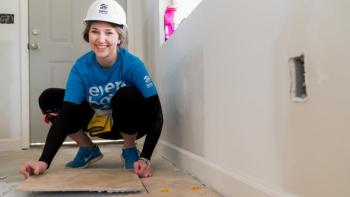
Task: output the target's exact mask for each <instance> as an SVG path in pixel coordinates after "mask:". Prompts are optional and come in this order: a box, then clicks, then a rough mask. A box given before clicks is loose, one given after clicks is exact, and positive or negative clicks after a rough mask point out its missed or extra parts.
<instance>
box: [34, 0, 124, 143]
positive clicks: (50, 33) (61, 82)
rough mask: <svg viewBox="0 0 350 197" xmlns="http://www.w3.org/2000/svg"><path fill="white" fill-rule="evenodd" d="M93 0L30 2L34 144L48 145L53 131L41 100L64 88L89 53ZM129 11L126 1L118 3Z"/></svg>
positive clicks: (36, 0)
mask: <svg viewBox="0 0 350 197" xmlns="http://www.w3.org/2000/svg"><path fill="white" fill-rule="evenodd" d="M92 2H93V0H29V49H30V52H29V55H30V61H29V62H30V66H29V67H30V68H29V81H30V84H29V86H30V142H31V143H38V142H39V143H40V142H45V138H46V135H47V132H48V129H49V125H46V124H45V123H44V121H43V115H42V113H41V111H40V109H39V105H38V98H39V95H40V94H41V92H42V91H43V90H45V89H46V88H49V87H58V88H64V87H65V85H66V79H67V75H68V73H69V70H70V68H71V66H72V64H73V62H74V61H75V60H76V59H77V58H78V57H79V56H81V55H82V54H84V53H85V52H86V51H88V50H89V46H88V44H87V43H86V42H85V41H84V40H83V38H82V32H83V30H84V24H83V18H84V17H85V14H86V11H87V9H88V7H89V5H90V4H91V3H92ZM118 2H119V3H120V4H121V6H123V7H124V9H125V11H126V0H118Z"/></svg>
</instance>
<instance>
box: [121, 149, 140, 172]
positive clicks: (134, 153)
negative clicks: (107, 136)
mask: <svg viewBox="0 0 350 197" xmlns="http://www.w3.org/2000/svg"><path fill="white" fill-rule="evenodd" d="M138 159H139V152H138V150H137V148H136V147H131V148H123V149H122V160H123V163H124V168H125V169H126V170H133V169H134V162H135V161H137V160H138Z"/></svg>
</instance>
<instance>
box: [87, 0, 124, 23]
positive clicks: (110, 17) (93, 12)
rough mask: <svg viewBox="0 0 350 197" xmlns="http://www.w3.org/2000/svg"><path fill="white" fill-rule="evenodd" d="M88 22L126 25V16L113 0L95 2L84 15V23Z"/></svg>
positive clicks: (97, 0)
mask: <svg viewBox="0 0 350 197" xmlns="http://www.w3.org/2000/svg"><path fill="white" fill-rule="evenodd" d="M88 21H105V22H110V23H114V24H118V25H126V14H125V11H124V9H123V8H122V6H120V5H119V4H118V3H117V2H116V1H115V0H96V1H95V2H93V3H92V4H91V5H90V7H89V9H88V11H87V13H86V17H85V19H84V22H88Z"/></svg>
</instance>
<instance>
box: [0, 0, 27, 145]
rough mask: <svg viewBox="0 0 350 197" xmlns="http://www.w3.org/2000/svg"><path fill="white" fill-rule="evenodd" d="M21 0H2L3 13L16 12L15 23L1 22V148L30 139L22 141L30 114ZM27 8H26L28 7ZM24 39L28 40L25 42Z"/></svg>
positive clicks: (0, 6)
mask: <svg viewBox="0 0 350 197" xmlns="http://www.w3.org/2000/svg"><path fill="white" fill-rule="evenodd" d="M23 4H25V3H24V2H21V3H20V1H19V0H15V1H14V0H2V1H1V2H0V13H8V14H14V15H15V16H14V18H15V21H14V24H0V32H1V33H0V60H1V61H0V62H1V63H0V64H1V66H0V76H1V77H0V89H1V90H2V94H1V95H0V110H1V113H0V149H1V150H10V149H19V148H21V147H22V146H23V145H24V146H25V145H26V142H23V141H22V131H23V128H25V127H26V128H28V125H25V124H26V123H27V122H28V121H27V120H26V119H25V117H27V116H26V114H23V113H22V112H23V111H22V96H25V95H23V92H22V89H21V86H22V85H23V84H22V83H23V82H25V78H22V75H21V67H22V66H23V65H24V64H25V62H23V59H22V56H25V55H26V54H23V51H24V50H23V48H24V47H23V46H25V45H26V43H27V42H26V40H25V37H23V36H22V35H21V34H20V32H22V31H26V29H23V16H22V14H26V13H25V12H24V13H23V12H20V10H23V9H22V7H21V6H22V5H23ZM24 10H25V9H24ZM23 42H24V43H23ZM24 113H25V112H24Z"/></svg>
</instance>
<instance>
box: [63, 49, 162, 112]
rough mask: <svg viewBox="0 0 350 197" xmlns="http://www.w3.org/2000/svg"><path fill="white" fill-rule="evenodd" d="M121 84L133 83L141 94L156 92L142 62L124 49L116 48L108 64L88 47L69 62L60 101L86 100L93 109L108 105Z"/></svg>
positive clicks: (108, 107)
mask: <svg viewBox="0 0 350 197" xmlns="http://www.w3.org/2000/svg"><path fill="white" fill-rule="evenodd" d="M124 86H132V87H136V88H137V89H138V90H139V91H140V93H141V94H142V95H143V97H144V98H147V97H150V96H153V95H156V94H157V90H156V87H155V85H154V83H153V81H152V79H151V77H150V75H149V73H148V71H147V69H146V67H145V65H144V63H143V62H142V61H141V60H140V59H139V58H138V57H136V56H135V55H133V54H131V53H130V52H129V51H127V50H126V49H124V48H120V49H119V52H118V59H117V61H116V62H115V63H114V64H113V65H112V66H111V67H108V68H104V67H102V66H101V65H100V64H99V63H98V62H97V60H96V55H95V53H94V52H93V51H90V52H88V53H86V54H85V55H83V56H82V57H80V58H79V59H78V60H77V61H76V62H75V64H74V65H73V68H72V69H71V71H70V74H69V77H68V81H67V86H66V93H65V97H64V101H69V102H72V103H75V104H81V102H82V101H83V100H86V101H88V102H89V103H90V104H91V105H92V107H93V108H95V109H110V108H111V105H110V101H111V99H112V97H113V96H114V94H115V93H116V92H117V91H118V90H119V88H121V87H124Z"/></svg>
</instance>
